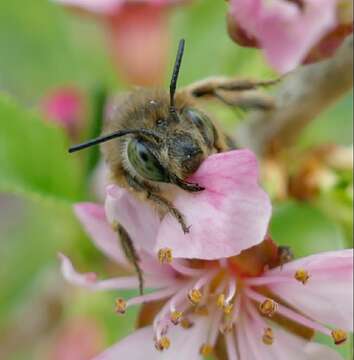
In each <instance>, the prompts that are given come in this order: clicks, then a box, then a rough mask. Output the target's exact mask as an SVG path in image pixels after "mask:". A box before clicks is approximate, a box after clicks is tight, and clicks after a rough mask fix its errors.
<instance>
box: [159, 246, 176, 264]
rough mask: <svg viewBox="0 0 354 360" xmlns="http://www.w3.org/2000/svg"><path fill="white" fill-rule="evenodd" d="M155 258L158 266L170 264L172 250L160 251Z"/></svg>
mask: <svg viewBox="0 0 354 360" xmlns="http://www.w3.org/2000/svg"><path fill="white" fill-rule="evenodd" d="M157 257H158V259H159V262H160V264H171V262H172V260H173V257H172V250H171V249H169V248H164V249H160V250H159V251H158V253H157Z"/></svg>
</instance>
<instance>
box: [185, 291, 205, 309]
mask: <svg viewBox="0 0 354 360" xmlns="http://www.w3.org/2000/svg"><path fill="white" fill-rule="evenodd" d="M188 299H189V301H190V302H191V303H192V304H193V305H198V304H199V303H200V301H201V300H202V293H201V291H200V290H198V289H192V290H190V291H189V292H188Z"/></svg>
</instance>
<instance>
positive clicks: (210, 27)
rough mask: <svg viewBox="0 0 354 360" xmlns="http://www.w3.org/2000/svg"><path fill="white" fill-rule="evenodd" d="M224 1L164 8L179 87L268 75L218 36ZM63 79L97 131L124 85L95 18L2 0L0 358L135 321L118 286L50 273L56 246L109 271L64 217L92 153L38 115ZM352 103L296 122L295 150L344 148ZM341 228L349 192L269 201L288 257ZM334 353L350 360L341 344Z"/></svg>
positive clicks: (345, 240) (31, 355)
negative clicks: (81, 99) (102, 108)
mask: <svg viewBox="0 0 354 360" xmlns="http://www.w3.org/2000/svg"><path fill="white" fill-rule="evenodd" d="M226 7H227V4H226V2H224V1H215V0H204V1H195V2H193V3H192V4H191V5H190V6H185V7H179V8H176V9H175V10H174V11H173V12H172V14H171V22H170V31H171V53H170V61H169V64H170V66H169V68H171V66H172V63H173V58H174V49H175V47H176V44H177V42H178V39H179V38H181V37H184V38H185V39H186V41H187V47H186V53H185V58H184V60H183V68H182V71H181V77H180V82H179V84H180V85H186V84H189V83H191V82H192V81H194V80H199V79H202V78H204V77H207V76H210V75H215V74H223V75H238V74H240V75H251V76H254V77H262V78H266V77H269V76H271V75H272V72H271V70H270V69H269V67H268V66H267V64H266V63H265V62H264V61H263V58H262V57H261V55H260V53H259V52H258V51H257V50H249V49H242V48H239V47H237V46H236V45H235V44H234V43H232V42H231V40H230V39H229V38H228V36H227V33H226V26H225V14H226ZM167 82H168V73H167V74H166V84H167ZM67 85H71V86H76V87H78V88H79V89H80V90H81V91H82V92H83V93H84V94H85V95H86V97H87V104H88V106H87V107H88V110H87V117H86V120H87V123H86V127H85V131H83V133H82V134H81V138H86V137H87V135H88V134H90V133H94V132H95V131H96V130H95V129H96V128H97V124H96V123H95V122H94V119H95V116H94V112H95V104H97V103H98V102H99V94H100V93H101V91H102V89H104V91H107V92H109V93H110V92H115V91H119V90H121V89H124V88H125V87H126V85H124V84H123V83H122V81H121V80H120V79H119V77H118V76H117V74H116V71H115V68H114V66H113V65H112V62H111V60H110V57H109V54H108V51H107V48H106V41H105V38H104V34H103V31H102V28H101V27H100V26H99V24H98V23H97V22H96V21H94V20H93V19H92V18H89V17H80V16H77V15H76V14H73V13H72V12H69V11H67V10H64V9H63V8H61V7H59V6H56V5H55V4H53V3H50V2H48V1H45V0H28V1H26V2H25V4H24V2H23V1H20V0H13V1H0V283H1V290H0V358H1V359H9V360H21V359H26V360H29V359H57V358H56V357H55V355H51V354H53V353H54V352H55V351H54V350H53V349H55V348H56V347H58V346H60V342H63V343H65V342H64V340H65V336H64V335H65V334H68V333H70V331H73V332H74V333H75V331H74V330H72V328H73V327H74V328H75V326H76V327H77V326H78V325H77V324H83V325H82V328H83V329H84V330H83V329H81V330H80V331H81V332H80V331H79V330H77V329H76V328H75V329H76V331H77V333H79V334H81V335H80V336H83V337H85V336H87V339H91V340H87V341H88V342H90V341H91V342H92V343H95V342H97V350H100V349H102V348H104V347H105V346H107V345H108V344H112V343H113V342H115V341H116V340H117V339H119V338H121V337H122V336H124V335H126V334H127V333H129V332H130V331H131V330H132V329H133V327H134V319H135V315H136V310H137V309H136V310H135V311H134V310H130V311H129V313H128V314H127V315H126V316H124V317H117V316H116V315H115V314H114V299H115V298H116V297H117V294H116V293H95V294H89V293H88V292H87V291H84V290H80V289H76V288H73V287H71V286H69V285H67V284H66V283H65V282H64V281H63V279H62V277H61V275H60V272H59V264H58V260H57V256H56V254H57V253H58V252H59V251H62V252H64V253H66V254H68V255H69V256H70V257H71V258H72V259H73V261H74V263H75V264H77V267H78V269H80V270H82V271H97V272H98V273H99V274H100V275H102V276H105V275H107V274H112V273H113V272H114V270H115V268H114V267H113V265H112V264H110V263H108V262H107V260H106V259H105V258H104V257H103V255H101V254H100V253H99V252H98V251H97V250H96V249H95V248H94V246H93V245H92V244H91V243H90V241H89V239H88V238H87V237H86V236H85V234H84V233H83V231H82V229H81V227H80V224H79V223H78V221H77V220H76V219H75V217H74V215H73V212H72V204H73V203H75V202H78V201H83V200H85V201H87V200H94V199H95V197H94V194H93V193H92V191H91V190H90V175H91V170H92V162H91V163H90V162H89V160H88V159H87V157H88V156H91V157H92V156H94V155H92V154H91V155H87V154H89V152H88V153H87V154H82V155H81V154H80V155H79V156H69V155H68V154H67V147H68V145H69V143H70V139H69V137H68V136H67V134H66V133H65V131H63V130H62V129H61V128H60V127H59V126H57V125H56V124H55V123H50V122H48V121H44V120H43V119H42V118H41V117H42V115H41V114H40V111H39V103H40V101H41V99H43V97H44V96H45V95H46V94H47V93H48V91H50V90H51V89H53V88H57V87H60V86H67ZM352 110H353V109H352V101H351V94H348V96H347V97H345V98H343V99H342V100H341V101H340V102H338V103H337V104H336V105H335V106H333V107H332V108H331V109H329V110H328V111H326V112H325V113H323V114H322V115H321V116H320V117H319V118H318V119H316V121H314V122H313V123H312V124H311V126H309V127H308V128H307V129H306V131H305V132H304V134H303V135H302V137H301V139H299V143H298V146H301V147H302V148H307V147H310V146H313V145H315V144H324V143H336V144H344V145H349V144H352V140H353V139H352ZM220 114H221V116H222V115H223V114H222V112H221V113H220ZM232 115H234V113H232ZM225 118H226V119H227V121H226V126H227V128H229V129H231V128H233V126H234V125H235V124H236V120H233V116H230V112H228V111H225ZM345 176H346V178H348V174H346V175H345ZM348 184H349V186H350V187H351V184H352V177H350V176H349V180H348ZM299 224H301V226H299ZM351 229H352V192H350V191H348V187H340V186H338V187H336V188H334V189H332V190H331V191H330V192H326V193H323V194H320V195H319V196H318V197H317V198H316V199H315V201H312V202H311V203H308V202H301V203H300V202H297V201H295V200H292V201H285V202H279V203H277V204H275V211H274V217H273V220H272V229H271V230H272V234H273V236H274V238H275V239H276V240H277V241H279V242H280V243H283V244H286V245H291V246H292V248H293V251H294V253H295V255H296V256H303V255H307V254H311V253H313V252H317V251H324V250H328V249H338V248H344V247H351V246H352V231H351ZM73 324H75V325H73ZM85 331H86V332H85ZM75 334H76V333H75ZM63 339H64V340H63ZM92 339H93V340H92ZM320 341H324V342H326V341H327V340H326V339H320ZM58 344H59V345H58ZM340 351H341V352H342V353H343V354H344V355H345V357H346V358H347V359H349V358H350V344H348V345H345V346H342V347H341V348H340ZM62 359H64V360H65V358H64V357H62ZM77 359H81V358H80V357H78V358H77ZM72 360H75V359H72Z"/></svg>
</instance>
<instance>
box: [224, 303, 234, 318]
mask: <svg viewBox="0 0 354 360" xmlns="http://www.w3.org/2000/svg"><path fill="white" fill-rule="evenodd" d="M233 308H234V304H232V303H226V304H225V305H224V314H225V315H230V314H231V311H232V309H233Z"/></svg>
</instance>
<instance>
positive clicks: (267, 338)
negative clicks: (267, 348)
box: [262, 327, 274, 345]
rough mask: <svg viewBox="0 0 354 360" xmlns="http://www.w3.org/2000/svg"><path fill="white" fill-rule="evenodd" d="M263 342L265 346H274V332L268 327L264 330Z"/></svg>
mask: <svg viewBox="0 0 354 360" xmlns="http://www.w3.org/2000/svg"><path fill="white" fill-rule="evenodd" d="M262 341H263V343H264V344H265V345H272V344H273V342H274V334H273V330H272V329H271V328H270V327H268V328H265V329H264V334H263V336H262Z"/></svg>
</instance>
